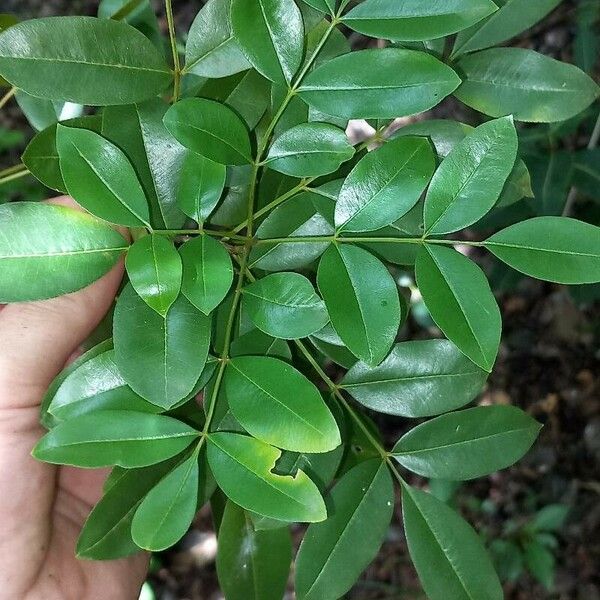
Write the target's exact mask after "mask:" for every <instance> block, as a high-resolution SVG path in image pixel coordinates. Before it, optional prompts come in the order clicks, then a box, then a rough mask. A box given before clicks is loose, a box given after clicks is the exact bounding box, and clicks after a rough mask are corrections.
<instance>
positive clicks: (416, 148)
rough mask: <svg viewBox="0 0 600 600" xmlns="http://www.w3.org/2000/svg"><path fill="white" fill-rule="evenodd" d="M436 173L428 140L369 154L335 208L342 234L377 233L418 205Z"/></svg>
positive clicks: (400, 140)
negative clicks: (345, 232)
mask: <svg viewBox="0 0 600 600" xmlns="http://www.w3.org/2000/svg"><path fill="white" fill-rule="evenodd" d="M434 169H435V157H434V154H433V150H432V148H431V144H430V143H429V142H428V141H427V140H426V139H425V138H417V137H414V138H412V137H408V138H398V139H396V140H392V141H389V142H387V143H386V144H384V145H383V146H382V147H381V148H379V149H378V150H374V151H373V152H369V153H368V154H367V155H366V156H365V157H364V158H363V159H362V160H361V161H360V162H359V163H358V164H357V165H356V167H354V169H353V170H352V171H351V172H350V175H348V177H347V178H346V180H345V181H344V185H343V186H342V189H341V191H340V195H339V198H338V201H337V203H336V205H335V225H336V227H337V228H338V230H339V231H347V232H363V231H375V230H376V229H381V228H382V227H385V226H386V225H390V224H391V223H393V222H394V221H397V220H398V219H399V218H400V217H402V216H404V215H405V214H406V213H407V212H408V211H409V210H410V209H411V208H413V206H415V204H416V203H417V202H418V200H419V198H420V197H421V194H422V193H423V191H424V190H425V188H426V186H427V184H428V183H429V180H430V179H431V176H432V175H433V171H434Z"/></svg>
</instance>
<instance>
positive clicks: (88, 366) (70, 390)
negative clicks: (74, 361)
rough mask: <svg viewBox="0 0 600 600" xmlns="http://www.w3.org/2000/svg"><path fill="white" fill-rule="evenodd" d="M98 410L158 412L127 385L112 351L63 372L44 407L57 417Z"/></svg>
mask: <svg viewBox="0 0 600 600" xmlns="http://www.w3.org/2000/svg"><path fill="white" fill-rule="evenodd" d="M98 410H132V411H137V412H150V413H157V412H159V411H160V407H158V406H156V405H154V404H150V402H147V401H146V400H144V399H143V398H141V397H140V396H139V395H138V394H136V393H135V392H134V391H133V390H132V389H131V388H130V387H129V386H128V385H127V383H126V382H125V380H124V379H123V377H122V376H121V373H119V369H118V368H117V365H116V364H115V352H114V350H107V351H106V352H102V353H101V354H99V355H98V356H94V357H92V358H90V359H89V360H87V361H86V362H84V363H83V364H81V365H80V366H79V367H78V368H77V369H75V370H74V371H73V372H72V373H70V374H69V375H67V377H66V378H65V379H64V381H63V382H62V383H61V385H60V386H59V388H58V389H57V390H56V393H55V394H54V397H53V398H52V402H51V403H50V406H49V407H48V412H49V413H50V414H52V415H54V416H55V417H56V418H58V419H60V420H67V419H71V418H73V417H77V416H79V415H83V414H86V413H89V412H95V411H98Z"/></svg>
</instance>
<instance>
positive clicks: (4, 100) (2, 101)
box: [0, 87, 17, 108]
mask: <svg viewBox="0 0 600 600" xmlns="http://www.w3.org/2000/svg"><path fill="white" fill-rule="evenodd" d="M16 91H17V88H16V87H11V88H10V90H8V92H6V94H4V96H2V98H0V108H3V107H4V105H5V104H6V103H7V102H8V101H9V100H10V99H11V98H12V97H13V96H14V95H15V93H16Z"/></svg>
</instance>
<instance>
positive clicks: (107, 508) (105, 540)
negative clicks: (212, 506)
mask: <svg viewBox="0 0 600 600" xmlns="http://www.w3.org/2000/svg"><path fill="white" fill-rule="evenodd" d="M177 460H178V459H177V458H172V459H170V460H167V461H164V462H161V463H159V464H156V465H152V466H150V467H144V468H141V469H120V468H119V467H115V468H114V469H113V470H112V472H111V474H110V476H109V478H108V479H107V481H106V484H105V487H104V495H103V496H102V500H100V502H98V504H96V506H95V507H94V509H93V510H92V512H91V513H90V515H89V517H88V518H87V520H86V522H85V525H84V526H83V529H82V530H81V533H80V535H79V539H78V540H77V556H78V557H79V558H87V559H93V560H113V559H116V558H123V557H125V556H130V555H132V554H137V553H138V552H139V551H140V548H139V546H137V545H136V544H135V542H134V541H133V539H132V537H131V521H132V520H133V515H134V514H135V509H136V508H137V506H139V504H140V502H141V501H142V499H143V498H144V496H145V495H146V494H147V493H148V492H149V491H150V490H151V489H152V488H153V487H154V486H155V485H156V484H157V483H158V482H159V481H160V479H161V478H162V477H164V476H165V475H166V474H167V473H168V472H169V471H170V470H171V469H172V468H173V467H174V466H175V465H176V464H177Z"/></svg>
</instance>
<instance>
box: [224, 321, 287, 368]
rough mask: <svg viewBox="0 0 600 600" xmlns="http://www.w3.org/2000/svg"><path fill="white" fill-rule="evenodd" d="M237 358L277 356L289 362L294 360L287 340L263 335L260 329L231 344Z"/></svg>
mask: <svg viewBox="0 0 600 600" xmlns="http://www.w3.org/2000/svg"><path fill="white" fill-rule="evenodd" d="M229 355H230V356H231V357H235V356H253V355H255V356H275V357H276V358H281V359H283V360H286V361H288V362H291V360H292V353H291V351H290V347H289V345H288V343H287V342H286V341H285V340H282V339H277V338H274V337H271V336H270V335H267V334H266V333H263V332H262V331H261V330H260V329H251V330H250V331H248V332H246V333H245V334H244V335H241V336H240V337H238V338H235V340H233V341H232V342H231V348H230V350H229Z"/></svg>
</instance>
